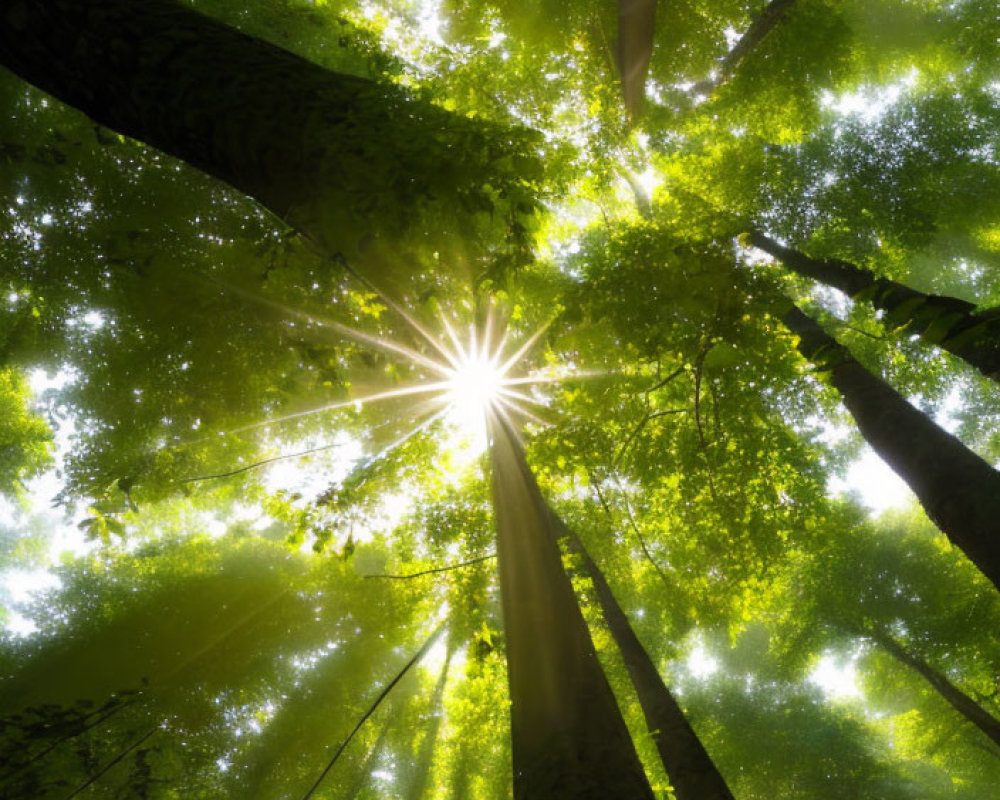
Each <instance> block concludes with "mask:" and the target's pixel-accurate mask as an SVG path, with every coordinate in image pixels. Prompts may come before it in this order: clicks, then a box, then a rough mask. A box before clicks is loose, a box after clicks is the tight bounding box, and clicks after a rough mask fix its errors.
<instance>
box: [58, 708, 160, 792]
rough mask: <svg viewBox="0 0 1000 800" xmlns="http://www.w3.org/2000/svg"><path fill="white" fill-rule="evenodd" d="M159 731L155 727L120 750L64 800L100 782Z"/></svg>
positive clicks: (157, 726) (156, 726) (157, 727)
mask: <svg viewBox="0 0 1000 800" xmlns="http://www.w3.org/2000/svg"><path fill="white" fill-rule="evenodd" d="M159 729H160V726H159V725H155V726H153V727H152V728H150V729H149V730H148V731H146V732H145V733H144V734H143V735H142V736H140V737H139V738H138V739H136V740H135V741H134V742H132V744H130V745H129V746H128V747H126V748H125V749H124V750H122V751H121V752H120V753H119V754H118V755H116V756H115V757H114V758H113V759H111V760H110V761H109V762H108V763H107V764H105V765H104V766H103V767H101V769H100V770H99V771H98V772H97V773H96V774H95V775H91V776H90V777H89V778H87V780H86V781H84V782H83V783H82V784H80V785H79V786H77V787H76V788H75V789H74V790H73V791H72V792H70V793H69V794H68V795H66V797H65V800H72V798H74V797H76V796H77V795H78V794H80V792H82V791H83V790H84V789H86V788H87V787H88V786H91V785H92V784H94V783H96V782H97V781H98V780H100V779H101V778H102V777H103V776H104V775H105V774H106V773H107V772H108V771H109V770H110V769H111V768H112V767H114V766H115V765H116V764H118V763H119V762H121V761H122V759H124V758H125V756H127V755H128V754H129V753H131V752H132V751H133V750H135V749H136V748H137V747H138V746H139V745H141V744H142V743H143V742H144V741H146V740H147V739H148V738H149V737H150V736H152V735H153V734H154V733H156V732H157V731H158V730H159Z"/></svg>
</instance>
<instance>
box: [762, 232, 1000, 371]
mask: <svg viewBox="0 0 1000 800" xmlns="http://www.w3.org/2000/svg"><path fill="white" fill-rule="evenodd" d="M747 238H748V240H749V242H750V244H752V245H753V246H754V247H757V248H759V249H761V250H763V251H764V252H766V253H769V254H770V255H772V256H774V257H775V258H777V259H779V260H780V261H782V262H783V263H784V264H785V266H787V267H788V268H789V269H790V270H792V271H793V272H796V273H798V274H799V275H801V276H803V277H804V278H811V279H812V280H815V281H819V282H820V283H825V284H826V285H827V286H832V287H833V288H835V289H840V291H842V292H843V293H844V294H846V295H848V296H849V297H852V298H854V299H855V300H868V301H869V302H870V303H872V305H874V306H875V308H878V309H881V310H882V311H884V312H886V321H887V322H888V323H889V324H890V325H892V326H896V327H899V326H903V325H905V326H907V328H908V330H910V331H912V332H913V333H916V334H919V335H920V338H921V339H923V340H924V341H925V342H927V343H928V344H932V345H936V346H937V347H940V348H941V349H942V350H947V351H948V352H949V353H951V354H952V355H955V356H958V357H959V358H961V359H963V360H964V361H966V362H967V363H969V364H971V365H972V366H973V367H975V368H976V369H978V370H979V371H980V372H981V373H983V375H985V376H986V377H987V378H990V379H992V380H995V381H1000V313H998V312H997V311H996V310H989V311H985V312H977V311H976V306H975V305H973V304H972V303H968V302H966V301H965V300H959V299H958V298H957V297H947V296H944V295H937V294H924V293H923V292H918V291H917V290H916V289H911V288H910V287H909V286H904V285H903V284H901V283H896V282H895V281H890V280H888V279H886V278H879V277H876V276H875V275H873V274H872V273H871V272H869V271H868V270H866V269H862V268H861V267H858V266H856V265H855V264H851V263H850V262H848V261H840V260H839V259H817V258H810V257H809V256H807V255H806V254H805V253H802V252H800V251H798V250H793V249H791V248H789V247H785V246H784V245H781V244H779V243H778V242H776V241H774V239H771V238H770V237H768V236H766V235H764V234H763V233H761V232H760V231H753V232H751V233H750V234H749V235H748V237H747Z"/></svg>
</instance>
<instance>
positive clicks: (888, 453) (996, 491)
mask: <svg viewBox="0 0 1000 800" xmlns="http://www.w3.org/2000/svg"><path fill="white" fill-rule="evenodd" d="M781 320H782V322H784V324H785V325H786V326H787V327H788V328H789V329H790V330H791V331H792V332H794V333H796V334H798V336H799V337H800V341H799V344H798V349H799V352H801V353H802V355H803V356H805V357H806V358H808V359H809V360H810V361H813V362H814V363H815V364H817V366H819V367H820V369H822V370H825V371H827V372H828V374H829V376H830V382H831V383H832V384H833V385H834V387H836V389H837V390H838V391H839V392H840V395H841V397H842V398H843V401H844V405H845V406H847V409H848V411H850V412H851V415H852V416H853V417H854V420H855V422H856V423H857V425H858V428H859V429H860V430H861V434H862V436H864V437H865V439H866V440H867V442H868V444H870V445H871V446H872V448H873V449H874V450H875V452H876V453H878V454H879V455H880V456H881V457H882V459H883V460H884V461H885V462H886V463H887V464H888V465H889V466H890V467H892V469H893V470H895V472H896V473H897V474H898V475H899V476H900V477H901V478H902V479H903V480H904V481H906V483H907V484H908V485H909V487H910V488H911V489H912V490H913V493H914V494H915V495H916V496H917V499H918V500H919V501H920V504H921V505H922V506H923V507H924V510H925V511H926V512H927V515H928V516H929V517H930V518H931V519H932V520H933V521H934V523H935V524H936V525H937V526H938V528H940V529H941V531H942V532H943V533H944V534H945V535H946V536H947V537H948V539H949V540H950V541H951V543H952V544H954V545H955V546H956V547H958V548H959V549H960V550H962V551H963V552H964V553H965V554H966V555H967V556H968V557H969V558H970V559H971V560H972V562H973V563H974V564H975V565H976V566H977V567H979V569H980V570H982V572H983V574H985V575H986V577H987V578H989V579H990V580H991V581H992V582H993V584H994V585H995V586H997V587H998V588H1000V473H998V472H997V471H996V470H994V469H993V468H992V467H991V466H990V465H989V464H987V463H986V462H985V461H984V460H983V459H981V458H980V457H979V456H977V455H976V454H975V453H973V452H972V451H971V450H969V449H968V448H967V447H966V446H965V445H964V444H962V442H961V441H959V440H958V439H957V438H956V437H954V436H952V435H951V434H950V433H948V432H947V431H945V430H943V429H941V428H940V427H938V426H937V425H936V424H935V423H934V422H933V420H931V419H930V417H928V416H927V415H926V414H924V413H923V412H921V411H919V410H918V409H916V408H914V407H913V406H912V405H910V404H909V403H908V402H907V401H906V400H905V399H904V398H903V397H902V396H901V395H900V394H899V393H898V392H897V391H896V390H895V389H893V388H892V387H891V386H889V384H887V383H886V382H885V381H883V380H882V379H881V378H879V377H877V376H875V375H873V374H872V373H870V372H869V371H868V370H867V369H865V368H864V367H863V366H861V364H859V363H858V362H857V361H855V360H854V358H853V357H852V356H851V354H850V352H849V351H848V350H847V348H846V347H844V346H843V345H841V344H839V343H838V342H837V341H836V340H835V339H834V338H833V337H832V336H830V335H829V334H827V333H826V332H825V331H824V330H823V329H822V328H821V327H820V326H819V325H818V324H817V323H816V322H815V320H813V319H811V318H809V317H807V316H806V315H805V314H803V313H802V311H801V310H799V309H798V308H797V307H796V306H794V305H793V306H792V307H791V310H790V311H788V312H787V313H786V314H785V315H784V316H782V318H781Z"/></svg>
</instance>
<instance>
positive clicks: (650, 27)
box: [615, 0, 656, 121]
mask: <svg viewBox="0 0 1000 800" xmlns="http://www.w3.org/2000/svg"><path fill="white" fill-rule="evenodd" d="M655 26H656V0H618V39H617V41H616V42H615V61H616V63H617V66H618V74H619V75H620V77H621V81H622V94H623V95H624V98H625V110H626V111H627V112H628V116H629V119H630V120H632V121H635V120H636V119H638V118H639V115H640V114H641V113H642V106H643V102H644V101H645V97H646V73H647V72H648V71H649V59H650V57H651V56H652V55H653V37H654V34H655V30H656V27H655Z"/></svg>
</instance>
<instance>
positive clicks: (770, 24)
mask: <svg viewBox="0 0 1000 800" xmlns="http://www.w3.org/2000/svg"><path fill="white" fill-rule="evenodd" d="M795 3H796V0H771V1H770V2H769V3H768V4H767V5H766V6H764V8H763V9H761V12H760V13H759V14H758V15H757V16H756V17H754V18H753V20H751V22H750V26H749V27H748V28H747V29H746V31H745V32H744V34H743V35H742V36H741V37H740V38H739V41H738V42H736V44H735V45H734V46H733V49H732V50H730V51H729V52H728V53H726V56H725V58H723V59H722V61H721V62H720V63H719V66H718V68H717V69H716V75H715V77H714V78H708V79H706V80H703V81H699V82H698V83H696V84H695V85H694V86H692V87H691V91H692V93H694V94H708V93H709V92H710V91H712V89H714V88H715V87H717V86H721V85H722V84H723V83H725V82H726V81H728V80H729V79H730V78H731V77H732V76H733V73H734V72H736V68H737V67H738V66H739V65H740V63H742V61H743V59H745V58H746V57H747V56H748V55H750V54H751V53H752V52H753V51H754V50H756V49H757V47H758V46H759V45H760V43H761V42H763V41H764V39H766V38H767V36H768V34H770V33H771V32H772V31H773V30H774V29H775V28H776V27H778V23H779V22H781V20H782V18H783V17H784V16H785V14H787V13H788V11H789V10H790V9H791V8H792V6H794V5H795Z"/></svg>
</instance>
